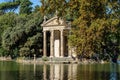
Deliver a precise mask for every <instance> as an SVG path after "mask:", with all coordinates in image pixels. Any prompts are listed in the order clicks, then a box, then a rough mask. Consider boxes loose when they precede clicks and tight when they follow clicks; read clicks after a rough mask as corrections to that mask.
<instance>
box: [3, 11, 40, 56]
mask: <svg viewBox="0 0 120 80" xmlns="http://www.w3.org/2000/svg"><path fill="white" fill-rule="evenodd" d="M15 20H16V25H15V27H9V28H7V29H6V30H5V31H4V33H3V35H2V47H3V48H4V49H6V50H8V51H11V50H12V51H13V55H18V54H14V50H15V49H16V48H17V50H18V52H19V53H20V54H19V55H20V56H28V55H30V56H33V54H37V56H38V55H40V51H39V49H42V44H41V43H42V28H41V27H40V23H41V21H42V18H41V16H40V13H39V12H38V13H33V14H31V15H20V16H17V17H16V18H15ZM15 51H16V50H15Z"/></svg>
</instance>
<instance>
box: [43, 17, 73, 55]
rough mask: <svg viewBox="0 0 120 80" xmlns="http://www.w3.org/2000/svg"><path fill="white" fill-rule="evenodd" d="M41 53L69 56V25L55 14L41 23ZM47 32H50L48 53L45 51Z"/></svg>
mask: <svg viewBox="0 0 120 80" xmlns="http://www.w3.org/2000/svg"><path fill="white" fill-rule="evenodd" d="M42 27H43V37H44V39H43V41H44V42H43V46H44V47H43V48H44V51H43V55H44V56H50V57H67V56H71V53H70V52H69V51H68V44H67V43H68V40H67V39H68V38H67V37H68V33H69V30H70V25H69V23H67V22H66V21H64V20H63V19H61V18H59V17H58V16H55V17H53V18H51V19H49V20H47V21H46V20H44V22H43V24H42ZM47 33H50V53H49V52H48V51H47V50H48V49H47V44H48V43H47V41H48V40H49V38H48V35H47ZM48 54H49V55H48Z"/></svg>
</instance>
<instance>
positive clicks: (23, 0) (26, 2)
mask: <svg viewBox="0 0 120 80" xmlns="http://www.w3.org/2000/svg"><path fill="white" fill-rule="evenodd" d="M31 5H32V2H30V0H20V14H30V13H31V12H32V7H31Z"/></svg>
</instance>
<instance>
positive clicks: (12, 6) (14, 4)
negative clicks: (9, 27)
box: [0, 0, 20, 12]
mask: <svg viewBox="0 0 120 80" xmlns="http://www.w3.org/2000/svg"><path fill="white" fill-rule="evenodd" d="M19 4H20V1H19V0H12V1H6V2H3V3H1V4H0V10H2V11H3V12H11V11H12V12H13V11H14V10H16V9H17V8H18V6H19Z"/></svg>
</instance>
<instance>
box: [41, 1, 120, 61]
mask: <svg viewBox="0 0 120 80" xmlns="http://www.w3.org/2000/svg"><path fill="white" fill-rule="evenodd" d="M41 2H42V6H41V11H43V12H44V14H52V13H51V12H55V11H54V10H56V9H57V10H58V12H59V14H58V15H59V16H60V17H63V16H65V15H66V14H68V15H69V17H70V18H71V20H72V31H71V35H70V36H69V45H70V46H71V47H74V48H75V51H76V53H77V54H78V55H81V56H84V57H89V58H90V57H91V56H92V55H94V54H99V57H100V58H101V59H105V57H106V56H107V58H106V59H110V58H114V57H115V56H116V55H118V53H119V46H120V45H119V44H120V41H119V40H120V36H119V35H120V33H119V32H120V31H119V30H120V28H119V26H120V25H119V24H120V21H119V19H118V18H117V17H116V16H117V14H119V3H120V2H119V1H117V0H116V1H112V0H74V1H73V0H61V1H54V0H50V1H49V0H41ZM58 4H61V5H58ZM116 4H117V5H116ZM48 6H50V7H48ZM63 8H64V9H63ZM60 13H61V14H60ZM64 13H65V14H64ZM116 44H117V45H116Z"/></svg>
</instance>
